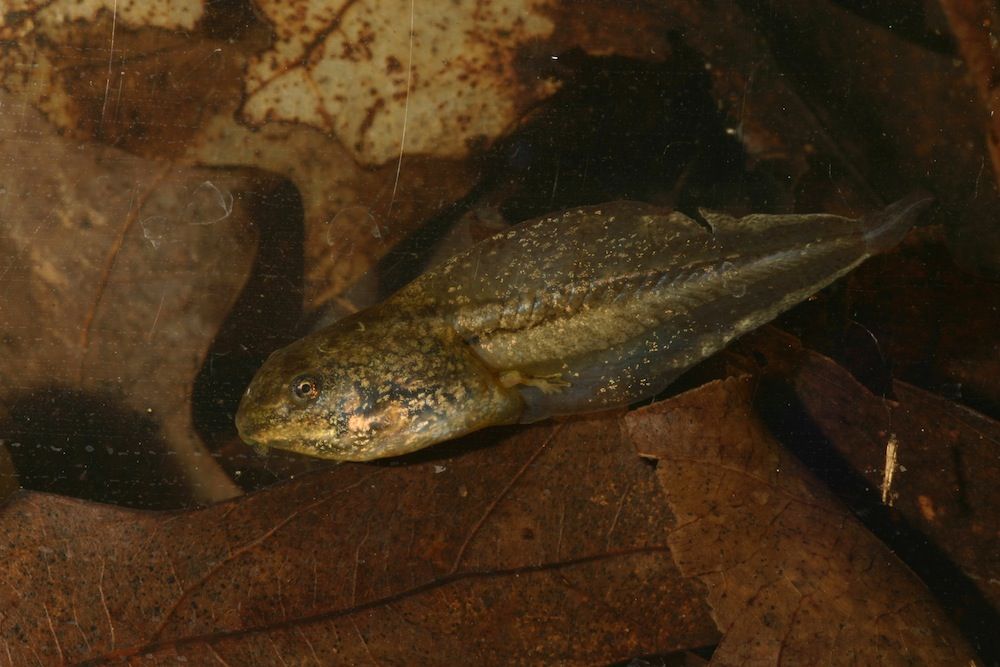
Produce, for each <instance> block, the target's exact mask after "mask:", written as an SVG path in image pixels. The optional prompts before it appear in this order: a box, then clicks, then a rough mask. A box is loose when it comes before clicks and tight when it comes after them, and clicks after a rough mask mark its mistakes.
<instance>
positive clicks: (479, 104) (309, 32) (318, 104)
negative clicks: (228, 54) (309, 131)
mask: <svg viewBox="0 0 1000 667" xmlns="http://www.w3.org/2000/svg"><path fill="white" fill-rule="evenodd" d="M259 4H260V6H261V9H262V11H263V12H264V13H265V14H266V15H267V16H268V17H269V18H271V19H272V20H273V22H274V25H275V31H276V33H277V38H278V39H277V41H276V42H275V44H274V47H273V48H272V50H270V51H268V52H266V53H263V54H261V55H260V56H258V57H256V58H254V60H253V61H252V62H251V63H250V67H249V69H248V71H247V80H246V87H247V100H246V102H245V104H244V107H243V113H244V114H246V116H247V117H248V118H250V119H252V120H254V121H256V122H263V121H275V120H290V121H295V122H299V123H306V124H309V125H312V126H314V127H318V128H320V129H323V130H325V131H328V132H332V133H334V134H336V136H337V137H338V138H339V139H340V141H341V143H342V144H343V145H344V146H345V147H347V148H348V149H349V150H350V151H351V153H352V154H353V155H354V157H355V159H357V160H358V161H360V162H362V163H364V164H376V165H377V164H382V163H384V162H387V161H389V160H392V159H394V158H397V157H399V155H400V153H401V152H406V153H423V154H428V155H435V156H439V157H448V158H461V157H465V156H466V155H468V153H469V148H470V145H471V144H473V143H476V142H482V141H486V142H489V141H491V140H493V139H495V138H496V137H497V136H499V135H500V134H501V133H502V132H504V131H505V130H506V129H507V128H509V127H511V126H512V125H513V124H514V123H515V122H516V121H517V120H518V118H520V117H521V115H522V114H523V113H524V111H525V110H526V109H527V108H529V107H530V106H531V105H532V104H533V103H535V102H537V101H538V100H540V99H544V98H545V97H546V96H548V95H549V94H551V93H552V92H553V90H554V89H555V85H554V82H552V81H546V80H542V81H524V80H521V79H520V78H519V77H518V75H517V72H516V68H515V66H514V59H515V57H516V54H517V53H518V50H519V49H520V48H522V47H523V45H524V44H525V43H526V42H529V41H532V40H536V41H537V40H541V39H544V38H545V37H547V36H548V35H550V34H551V32H552V30H553V24H552V21H551V20H550V19H549V18H548V17H547V16H546V15H545V13H544V7H545V5H544V4H542V3H536V2H526V1H524V0H492V1H490V2H478V3H473V2H457V3H449V4H435V3H419V2H410V0H366V1H364V2H356V1H353V0H342V1H339V2H323V1H319V0H295V1H294V2H279V1H267V0H265V1H262V2H260V3H259Z"/></svg>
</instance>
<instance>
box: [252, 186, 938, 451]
mask: <svg viewBox="0 0 1000 667" xmlns="http://www.w3.org/2000/svg"><path fill="white" fill-rule="evenodd" d="M926 203H927V202H926V200H921V199H917V198H913V199H910V200H904V201H901V202H898V203H897V204H894V205H892V206H890V207H889V208H887V209H886V210H885V211H883V212H881V213H879V214H876V215H875V216H872V217H870V218H867V219H864V220H861V221H858V220H850V219H847V218H841V217H837V216H831V215H785V216H771V215H751V216H747V217H745V218H742V219H739V220H736V219H734V218H731V217H729V216H726V215H721V214H717V213H711V212H705V211H703V212H702V213H703V215H704V217H705V219H706V220H707V221H708V223H709V225H710V227H711V229H708V228H706V227H704V226H702V225H700V224H698V223H697V222H695V221H693V220H691V219H690V218H688V217H686V216H684V215H682V214H680V213H676V212H669V211H663V210H662V209H657V208H653V207H651V206H647V205H644V204H637V203H629V202H616V203H611V204H605V205H600V206H594V207H589V208H582V209H573V210H570V211H566V212H564V213H560V214H558V215H553V216H547V217H544V218H540V219H537V220H533V221H529V222H525V223H523V224H521V225H518V226H517V227H515V228H513V229H512V230H511V231H508V232H505V233H502V234H499V235H497V236H495V237H492V238H490V239H487V240H485V241H483V242H482V243H479V244H477V245H476V246H474V247H473V248H472V249H470V250H469V251H468V252H465V253H463V254H461V255H458V256H456V257H454V258H452V259H451V260H449V261H447V262H445V263H444V264H442V265H441V266H440V267H438V268H436V269H434V270H432V271H429V272H428V273H425V274H424V275H422V276H421V277H419V278H418V279H417V280H415V281H414V282H412V283H411V284H410V285H408V286H407V287H405V288H403V289H402V290H400V291H399V292H397V293H396V294H395V295H394V296H392V297H391V298H389V299H388V300H386V301H384V302H383V303H381V304H379V305H378V306H376V307H374V308H371V309H369V310H366V311H363V312H361V313H358V314H357V315H354V316H352V317H349V318H346V319H344V320H341V321H339V322H337V323H335V324H333V325H332V326H329V327H327V328H325V329H323V330H321V331H318V332H316V333H314V334H312V335H310V336H307V337H305V338H303V339H301V340H299V341H297V342H296V343H293V344H292V345H290V346H288V347H286V348H284V349H281V350H278V351H277V352H275V353H274V354H272V355H271V357H270V358H269V359H268V360H267V362H266V363H265V364H264V366H263V367H262V368H261V369H260V371H259V372H258V373H257V376H256V377H255V378H254V380H253V382H252V383H251V384H250V387H248V389H247V391H246V394H245V395H244V398H243V401H242V403H241V405H240V409H239V412H238V414H237V418H236V423H237V427H238V429H239V432H240V435H241V436H242V437H243V439H244V440H245V441H247V442H249V443H252V444H255V445H258V446H262V447H278V448H282V449H289V450H292V451H297V452H300V453H303V454H308V455H312V456H318V457H323V458H330V459H340V460H370V459H376V458H381V457H386V456H396V455H399V454H404V453H407V452H411V451H414V450H417V449H420V448H423V447H427V446H428V445H432V444H434V443H437V442H440V441H442V440H447V439H449V438H454V437H457V436H459V435H463V434H465V433H469V432H471V431H475V430H477V429H480V428H483V427H486V426H490V425H495V424H506V423H513V422H519V421H520V422H528V421H535V420H538V419H543V418H545V417H548V416H550V415H558V414H569V413H574V412H584V411H592V410H602V409H607V408H611V407H616V406H621V405H626V404H628V403H631V402H634V401H637V400H640V399H643V398H647V397H650V396H653V395H655V394H657V393H659V392H660V391H661V390H663V389H664V388H665V387H666V386H667V385H668V384H669V383H670V382H671V381H672V380H673V379H674V378H676V377H677V375H679V374H680V373H681V372H683V371H684V370H686V369H687V368H689V367H690V366H692V365H693V364H695V363H697V362H698V361H700V360H701V359H704V358H705V357H707V356H709V355H711V354H712V353H714V352H716V351H717V350H719V349H721V348H722V347H723V346H725V345H726V344H727V343H728V342H729V341H731V340H732V339H733V338H735V337H737V336H740V335H741V334H743V333H746V332H747V331H750V330H751V329H754V328H756V327H758V326H760V325H762V324H764V323H766V322H768V321H770V320H771V319H773V318H774V317H775V316H777V315H778V314H779V313H781V312H782V311H784V310H786V309H788V308H790V307H791V306H793V305H795V304H796V303H798V302H800V301H802V300H803V299H805V298H807V297H808V296H810V295H811V294H813V293H815V292H816V291H818V290H820V289H822V288H823V287H825V286H826V285H828V284H830V283H831V282H833V281H834V280H836V279H837V278H839V277H840V276H842V275H844V274H845V273H847V272H848V271H850V270H851V269H853V268H854V267H855V266H857V265H858V264H860V263H861V262H862V261H864V260H865V259H866V258H867V257H869V256H871V255H872V254H875V253H877V252H880V251H882V250H884V249H886V248H888V247H891V246H892V245H895V243H896V242H898V240H899V239H900V238H902V236H903V234H905V232H906V231H907V230H908V229H909V227H910V226H911V225H912V223H913V221H914V220H915V218H916V216H917V214H919V212H920V211H921V210H923V208H924V207H925V206H926ZM303 378H305V380H306V384H301V383H302V379H303ZM294 387H299V388H300V389H301V388H303V387H304V388H306V389H309V390H311V392H310V393H309V395H308V396H305V397H303V396H297V395H296V393H295V391H294Z"/></svg>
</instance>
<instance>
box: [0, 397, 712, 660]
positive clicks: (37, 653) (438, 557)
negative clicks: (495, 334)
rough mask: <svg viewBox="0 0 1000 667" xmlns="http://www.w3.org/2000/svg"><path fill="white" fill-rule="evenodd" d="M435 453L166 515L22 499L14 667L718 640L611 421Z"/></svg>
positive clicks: (460, 656)
mask: <svg viewBox="0 0 1000 667" xmlns="http://www.w3.org/2000/svg"><path fill="white" fill-rule="evenodd" d="M475 445H490V446H488V447H482V448H479V449H477V450H475V451H468V449H469V448H470V447H472V446H475ZM450 451H451V454H452V455H455V454H459V453H461V454H462V455H460V456H453V457H450V458H443V459H439V460H431V461H427V462H424V463H419V464H412V465H407V466H392V467H370V466H361V465H351V464H348V465H343V466H338V467H336V468H334V469H331V470H328V471H325V472H321V473H317V474H314V475H311V476H308V477H304V478H302V479H301V480H296V481H295V482H293V483H286V484H283V485H280V486H277V487H273V488H271V489H268V490H266V491H263V492H259V493H256V494H254V495H251V496H244V497H243V498H240V499H237V500H236V501H234V502H230V503H226V504H222V505H218V506H215V507H211V508H208V509H205V510H197V511H191V512H186V513H181V514H142V513H136V512H129V511H125V510H122V509H117V508H112V507H103V506H96V505H88V504H87V503H83V502H81V501H75V500H70V499H65V498H59V497H55V496H45V495H37V494H27V493H25V494H21V495H19V496H17V497H15V498H14V499H13V500H12V501H11V502H10V503H9V504H8V505H7V506H6V507H4V508H3V509H2V513H0V524H2V532H3V533H4V535H6V536H7V539H5V540H4V541H3V544H0V579H2V580H3V581H4V582H6V583H7V584H8V585H6V586H4V587H2V589H0V609H2V610H3V611H0V615H2V616H0V618H2V626H3V627H4V628H8V629H9V628H13V627H17V628H18V632H17V633H8V634H7V635H6V642H7V648H8V649H9V650H10V651H11V653H10V655H11V656H13V657H12V662H13V663H14V664H16V665H18V664H26V663H28V662H32V661H40V662H41V663H42V664H56V663H59V662H71V663H75V662H80V661H86V660H90V661H94V662H105V661H107V660H109V659H112V658H119V659H120V660H122V661H125V660H126V659H135V660H140V659H143V658H144V657H145V659H149V660H153V659H161V660H162V659H166V660H168V661H169V660H177V659H179V658H185V659H187V660H189V661H191V662H193V663H194V664H201V663H203V662H211V661H212V660H216V659H218V660H222V661H224V662H226V663H228V664H234V665H235V664H254V663H255V662H257V663H271V662H275V661H278V662H280V661H282V660H284V661H286V662H288V663H294V662H296V661H302V662H309V661H314V662H316V663H318V664H336V663H340V664H351V663H358V662H365V661H377V662H379V663H381V664H386V663H389V664H404V663H405V664H462V663H465V664H468V663H470V662H474V663H477V664H501V663H502V664H529V663H534V664H537V663H539V662H542V663H549V664H551V663H552V662H564V663H574V664H579V663H589V664H594V663H598V664H599V663H607V662H612V661H615V660H621V659H626V658H628V657H630V656H633V655H643V654H648V653H653V652H668V651H672V650H677V649H679V648H683V647H700V646H705V645H711V644H713V643H714V642H715V641H716V638H717V631H716V628H715V626H714V624H713V623H712V621H711V620H710V618H709V617H708V612H707V608H706V606H705V605H704V603H703V602H701V600H700V590H699V586H698V585H697V584H696V585H691V583H690V582H688V581H686V580H684V579H683V578H681V577H679V576H678V573H677V570H676V566H675V565H674V563H673V561H672V560H671V558H670V555H669V553H668V551H667V549H666V546H665V544H666V537H667V535H668V534H669V530H670V526H671V523H672V519H671V517H670V514H669V513H668V512H667V511H666V508H665V506H664V505H663V503H662V501H661V497H660V493H659V491H658V489H657V484H656V479H655V476H654V474H653V471H652V469H651V468H650V467H649V466H648V465H646V464H644V463H642V462H641V461H640V460H639V459H638V458H637V457H635V455H634V453H633V452H632V450H631V447H630V446H628V445H627V444H625V442H624V441H623V440H622V437H621V434H620V429H619V425H618V421H617V418H616V417H614V416H610V417H607V416H606V417H603V418H593V419H586V420H579V421H571V422H566V423H561V424H546V425H540V426H537V427H533V428H530V429H522V430H519V431H516V432H515V431H513V430H511V429H506V430H502V431H499V432H495V433H493V434H492V435H485V436H480V437H479V439H470V438H467V439H465V440H463V441H461V442H459V443H455V444H454V445H453V446H452V448H451V450H450ZM43 536H45V537H43ZM50 577H51V579H50ZM52 581H58V582H60V583H59V585H58V586H53V585H52V584H51V582H52ZM147 656H148V657H147Z"/></svg>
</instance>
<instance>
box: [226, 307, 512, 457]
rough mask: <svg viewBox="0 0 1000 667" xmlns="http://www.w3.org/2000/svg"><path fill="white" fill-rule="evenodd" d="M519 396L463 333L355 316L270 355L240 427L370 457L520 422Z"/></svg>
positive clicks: (303, 446) (303, 445)
mask: <svg viewBox="0 0 1000 667" xmlns="http://www.w3.org/2000/svg"><path fill="white" fill-rule="evenodd" d="M515 402H516V399H515V398H514V397H512V395H511V393H510V392H509V391H508V390H505V389H503V388H502V387H500V386H499V385H498V384H497V383H496V382H495V380H494V379H493V377H492V375H491V374H490V373H489V372H488V371H487V370H486V369H485V368H484V367H483V366H482V365H481V364H480V363H479V362H478V360H476V359H475V358H474V357H473V356H472V355H471V353H470V352H468V350H467V349H466V348H465V347H464V345H463V344H462V343H461V341H456V340H450V339H447V338H442V337H441V336H440V335H432V333H431V332H428V331H425V330H421V329H420V327H419V326H417V325H416V324H415V323H412V322H411V323H407V322H405V321H404V322H402V323H398V322H396V323H393V322H392V321H385V320H376V321H374V322H373V321H371V319H370V318H368V319H365V318H364V317H363V316H362V317H358V316H355V317H350V318H347V319H344V320H341V321H340V322H337V323H335V324H334V325H332V326H330V327H327V328H326V329H323V330H322V331H319V332H316V333H314V334H311V335H309V336H307V337H305V338H303V339H301V340H299V341H296V342H295V343H292V344H291V345H289V346H288V347H285V348H282V349H280V350H278V351H276V352H274V353H273V354H271V356H270V357H268V359H267V361H265V362H264V365H263V366H261V368H260V370H259V371H257V374H256V376H254V379H253V381H251V383H250V386H248V387H247V389H246V392H245V393H244V394H243V399H242V401H241V402H240V407H239V410H238V411H237V413H236V428H237V430H238V431H239V434H240V437H241V438H242V439H243V440H244V441H245V442H246V443H248V444H250V445H253V446H255V447H257V448H258V449H267V448H270V447H274V448H277V449H285V450H290V451H294V452H298V453H300V454H306V455H309V456H316V457H319V458H326V459H336V460H345V461H367V460H371V459H377V458H382V457H387V456H397V455H400V454H405V453H408V452H411V451H414V450H417V449H420V448H422V447H427V446H428V445H432V444H434V443H436V442H440V441H442V440H447V439H449V438H452V437H455V436H458V435H461V434H463V433H468V432H469V431H472V430H475V429H477V428H481V427H483V426H488V425H490V424H493V423H500V422H503V421H511V420H512V419H513V418H514V417H516V414H514V413H515V412H517V411H519V410H520V403H519V402H517V403H516V404H515Z"/></svg>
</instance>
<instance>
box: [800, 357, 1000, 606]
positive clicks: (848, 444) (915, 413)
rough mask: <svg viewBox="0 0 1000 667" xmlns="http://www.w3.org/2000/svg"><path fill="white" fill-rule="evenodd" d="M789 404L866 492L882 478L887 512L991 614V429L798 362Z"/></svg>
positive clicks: (995, 548) (999, 471)
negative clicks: (795, 404)
mask: <svg viewBox="0 0 1000 667" xmlns="http://www.w3.org/2000/svg"><path fill="white" fill-rule="evenodd" d="M793 386H794V387H795V390H796V394H797V395H798V397H799V400H801V401H802V404H803V407H804V408H805V409H806V410H807V411H808V413H809V415H810V416H811V417H812V418H813V419H814V420H815V421H816V423H817V424H818V425H819V426H820V428H821V429H822V431H823V433H824V435H826V436H827V437H828V438H829V439H830V442H831V444H833V446H834V447H835V448H836V449H837V450H838V451H839V452H840V453H841V454H842V455H843V456H844V457H845V458H847V459H848V460H849V461H850V463H851V465H852V467H853V468H854V469H855V470H858V471H861V472H862V473H864V476H865V479H866V480H867V481H868V482H869V483H870V484H871V485H873V486H874V487H879V486H880V485H882V484H883V480H884V479H885V478H886V475H885V471H884V468H885V465H886V455H885V452H886V447H887V445H888V443H889V442H890V441H894V442H895V443H896V444H895V446H896V448H897V454H896V456H895V462H896V466H897V470H896V473H895V474H894V475H892V477H891V479H892V484H891V486H890V488H888V489H886V492H887V494H888V495H889V496H890V499H891V501H892V504H893V507H894V508H895V509H896V510H897V511H898V512H900V513H901V514H902V515H903V516H904V517H906V519H907V520H909V521H910V522H912V524H913V525H914V526H916V527H917V528H919V530H921V531H922V532H923V533H925V534H926V535H927V536H928V537H930V538H931V540H932V541H933V543H934V544H935V545H937V547H938V548H940V549H941V550H943V551H944V552H946V553H947V555H948V556H949V558H951V559H952V560H953V561H954V562H955V564H956V565H958V567H959V568H961V570H962V571H963V572H965V573H966V574H967V575H969V577H970V579H971V580H972V581H973V582H974V583H975V586H976V587H977V588H979V590H980V591H981V592H982V594H983V596H984V597H985V598H987V599H988V600H989V601H990V602H991V603H992V604H993V605H994V606H995V607H997V608H1000V531H998V530H997V516H1000V504H998V499H997V496H996V493H995V489H996V488H997V486H998V482H1000V459H998V457H997V452H998V448H1000V425H998V424H997V423H996V422H995V421H993V420H991V419H988V418H987V417H985V416H983V415H980V414H977V413H976V412H974V411H972V410H969V409H968V408H964V407H962V406H958V405H955V404H954V403H952V402H950V401H947V400H945V399H942V398H940V397H937V396H934V395H932V394H929V393H927V392H925V391H923V390H921V389H919V388H917V387H913V386H912V385H909V384H906V383H905V382H899V381H897V382H895V383H894V385H893V390H894V393H895V396H896V400H886V399H882V398H880V397H877V396H874V395H872V394H871V392H869V391H868V390H867V389H866V388H865V387H864V386H862V385H861V384H860V383H858V382H857V381H856V380H854V379H853V378H852V377H851V376H850V375H849V374H848V373H846V372H845V371H844V370H843V369H842V368H840V367H839V366H837V365H836V364H834V363H833V362H832V361H830V360H829V359H827V358H825V357H822V356H821V355H818V354H815V353H809V354H807V355H806V356H805V357H804V359H803V362H802V364H801V365H800V367H799V369H798V371H797V372H796V373H795V375H794V380H793Z"/></svg>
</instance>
